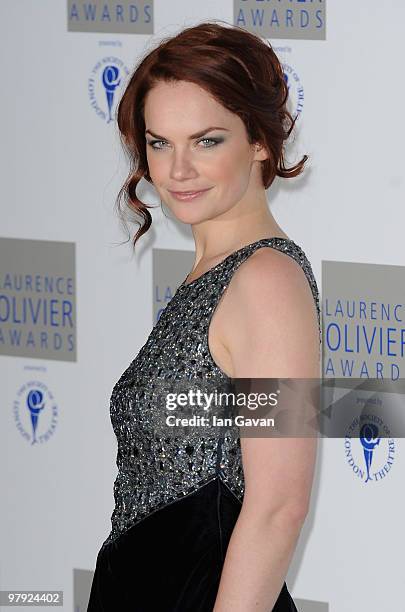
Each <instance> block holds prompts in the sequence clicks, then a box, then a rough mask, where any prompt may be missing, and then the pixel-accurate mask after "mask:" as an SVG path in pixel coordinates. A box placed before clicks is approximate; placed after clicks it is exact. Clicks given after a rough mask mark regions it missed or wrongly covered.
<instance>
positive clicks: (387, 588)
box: [0, 0, 405, 612]
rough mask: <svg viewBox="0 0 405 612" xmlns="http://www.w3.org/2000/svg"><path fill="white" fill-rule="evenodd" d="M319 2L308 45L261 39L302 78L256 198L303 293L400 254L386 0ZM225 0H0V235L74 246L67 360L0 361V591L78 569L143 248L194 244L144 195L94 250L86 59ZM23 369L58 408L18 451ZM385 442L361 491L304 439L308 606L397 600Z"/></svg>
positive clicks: (397, 499) (142, 268) (105, 490)
mask: <svg viewBox="0 0 405 612" xmlns="http://www.w3.org/2000/svg"><path fill="white" fill-rule="evenodd" d="M327 9H328V14H327V37H326V40H324V41H322V40H274V41H273V40H271V39H270V40H271V42H272V44H273V46H274V48H275V50H276V52H277V53H278V55H279V57H280V59H281V60H282V61H283V62H286V64H288V65H289V66H292V67H293V69H294V71H295V72H296V74H297V75H298V76H299V81H300V84H301V85H302V87H303V91H304V98H303V107H302V111H301V117H300V120H299V136H298V137H297V139H296V151H295V154H296V157H297V159H298V158H301V156H302V155H303V154H304V153H308V154H309V155H310V163H309V169H308V170H307V171H306V175H305V176H304V177H302V178H300V179H299V180H296V181H294V180H291V181H282V180H281V179H277V180H276V182H275V184H274V185H273V186H272V187H271V188H270V189H269V191H268V199H269V202H270V203H271V206H272V211H273V213H274V216H275V217H276V219H277V221H278V223H279V224H280V225H281V227H283V229H284V230H285V231H286V232H287V234H288V235H289V236H290V237H291V238H292V239H294V240H295V241H296V242H297V243H299V244H300V245H301V246H302V248H303V249H304V251H305V252H306V254H307V256H308V257H309V259H310V261H311V263H312V267H313V271H314V273H315V276H316V278H317V281H318V286H319V289H320V291H321V293H322V284H321V265H322V261H323V260H336V261H345V262H366V263H367V262H369V263H381V264H395V265H401V266H403V265H404V264H405V261H404V260H405V258H404V250H403V227H404V223H405V208H404V206H403V202H404V195H405V186H404V173H403V167H404V163H405V155H404V150H405V149H404V127H403V121H402V111H401V109H402V101H403V97H404V93H405V91H404V77H403V61H404V57H405V39H404V36H403V25H404V23H405V5H403V4H402V3H399V2H396V1H395V0H384V2H382V1H377V0H369V1H367V0H358V1H357V2H351V1H349V0H339V1H336V0H334V1H333V0H330V1H329V3H328V7H327ZM232 15H233V5H232V2H231V1H230V0H222V1H221V2H218V1H217V0H216V1H213V0H204V1H199V2H198V1H196V0H193V1H190V0H173V1H172V2H167V1H164V0H156V1H155V4H154V31H155V33H154V34H153V35H152V37H151V36H150V35H132V34H100V33H83V32H69V31H67V19H66V3H65V2H64V1H63V0H37V1H34V0H31V1H30V0H8V1H3V2H1V4H0V28H1V36H0V44H1V56H0V57H1V59H0V61H1V73H0V74H1V78H2V94H1V98H0V100H1V102H0V103H1V106H2V112H1V115H0V122H1V140H0V142H1V147H0V154H1V160H0V167H1V169H2V174H1V177H2V178H1V194H2V197H1V232H0V234H1V236H3V237H13V238H24V239H40V240H54V241H62V242H72V243H75V244H76V281H77V287H76V290H77V296H76V297H77V361H75V362H66V361H58V360H44V359H28V358H25V357H16V356H7V355H2V356H0V369H1V389H2V402H1V412H0V463H1V476H2V478H1V482H2V493H3V494H2V497H1V500H2V501H1V504H0V512H1V522H0V536H1V546H0V587H1V588H2V589H9V590H11V589H24V590H28V589H61V590H62V589H63V591H64V607H63V608H64V609H66V610H72V606H73V568H82V569H94V565H95V559H96V554H97V552H98V549H99V547H100V545H101V543H102V541H103V540H104V539H105V537H106V536H107V534H108V532H109V529H110V515H111V512H112V508H113V496H112V485H113V481H114V478H115V475H116V466H115V456H116V441H115V438H114V435H113V432H112V429H111V425H110V420H109V406H108V402H109V395H110V393H111V389H112V386H113V384H114V382H115V381H116V380H117V379H118V377H119V376H120V374H121V373H122V371H123V370H124V369H125V368H126V367H127V365H128V364H129V362H130V361H132V359H133V357H134V356H135V355H136V353H137V351H138V350H139V348H140V346H141V345H142V344H143V343H144V342H145V340H146V337H147V335H148V334H149V332H150V329H151V326H152V324H153V320H152V311H153V287H152V248H165V249H184V250H186V251H191V250H193V247H194V243H193V240H192V237H191V234H190V231H189V228H184V227H180V226H179V225H178V224H175V223H173V222H172V221H170V220H169V219H167V218H166V217H165V216H164V215H163V214H162V213H161V210H160V208H157V209H156V210H155V211H153V213H152V214H153V218H154V221H153V229H152V230H151V231H150V232H148V234H147V237H144V238H142V239H141V241H140V243H138V244H140V246H139V256H137V257H133V256H132V251H131V243H127V244H125V245H123V246H118V247H117V246H114V243H117V242H119V241H122V240H124V239H125V238H126V235H125V234H124V233H123V232H122V230H121V228H120V225H119V222H118V219H117V217H116V214H115V212H114V210H113V205H114V199H115V196H116V194H117V191H118V189H119V187H120V186H121V181H122V180H123V179H124V177H126V171H127V168H126V165H125V160H124V157H123V154H122V152H121V151H120V147H119V142H118V138H117V133H116V126H115V124H114V123H110V124H107V123H106V121H104V120H102V119H101V118H100V117H98V116H97V114H96V112H95V111H94V109H93V108H92V106H91V103H90V98H89V93H88V79H89V77H90V75H91V71H92V70H93V67H94V66H95V65H96V63H97V62H98V61H99V60H100V59H101V58H102V57H104V56H107V55H114V56H116V57H118V58H120V59H121V60H122V61H123V62H124V64H125V66H126V67H127V68H128V69H129V70H132V68H133V66H134V63H135V62H136V60H137V58H138V56H139V55H140V54H143V53H144V51H145V49H146V48H148V47H149V46H150V45H152V44H153V43H154V42H157V40H158V39H159V38H160V37H162V36H166V35H167V34H169V33H174V32H176V31H177V30H178V29H179V28H181V27H182V26H186V25H191V24H196V23H198V22H200V21H202V20H209V19H213V18H218V19H223V20H226V21H228V22H229V23H231V22H232V19H233V17H232ZM112 43H113V44H112ZM292 161H294V160H293V159H290V162H292ZM285 183H290V184H285ZM143 189H144V191H141V192H140V195H143V196H144V197H145V198H149V200H150V201H151V202H153V203H159V200H158V199H157V198H156V194H155V193H154V192H153V191H152V190H151V187H150V186H146V183H145V184H144V185H143ZM139 298H141V299H139ZM28 372H29V376H30V377H31V378H32V377H33V375H34V373H35V376H37V377H40V378H41V380H43V381H44V382H45V383H46V384H47V385H48V386H50V387H52V390H53V393H54V395H55V397H56V401H57V403H58V408H59V422H58V427H57V431H56V432H55V433H54V435H53V437H52V439H51V440H49V442H47V443H46V444H44V445H38V446H36V447H34V446H31V445H30V444H27V443H26V441H25V440H24V439H23V438H22V437H21V435H20V434H19V432H18V431H17V429H16V427H15V424H14V421H13V411H12V406H13V401H14V399H15V396H16V391H17V389H18V388H19V387H20V386H21V385H22V384H23V382H24V380H25V379H26V377H27V375H28ZM403 448H404V445H403V441H402V440H401V439H398V440H397V445H396V452H397V456H396V463H395V469H393V470H392V473H391V474H390V476H389V478H387V479H386V480H385V481H384V482H383V483H381V484H380V486H379V487H374V488H367V487H361V486H360V487H359V485H358V483H357V481H356V480H355V479H353V477H352V474H351V473H350V471H349V470H348V469H347V468H346V466H345V464H344V460H342V440H340V439H337V440H323V441H322V443H321V446H320V451H319V455H318V464H317V473H316V480H315V485H314V491H313V497H312V510H311V513H310V517H309V518H308V520H307V522H306V525H305V527H304V529H303V532H302V534H301V537H300V541H299V546H298V549H297V552H296V555H295V557H294V561H293V563H292V566H291V569H290V572H289V575H288V577H287V582H288V584H289V588H290V590H291V592H292V595H293V596H294V597H297V598H303V599H305V598H306V599H313V600H317V601H323V602H328V603H329V610H330V612H354V611H356V612H360V611H361V612H362V611H366V610H367V612H380V611H381V610H382V609H385V610H394V609H395V610H398V612H399V611H400V610H402V609H404V610H405V604H404V603H403V593H402V591H403V577H404V571H403V558H402V550H403V545H404V536H403V533H402V529H401V525H402V520H403V516H404V509H405V508H404V506H405V503H404V494H403V473H404V467H405V459H404V455H403ZM398 602H399V603H398Z"/></svg>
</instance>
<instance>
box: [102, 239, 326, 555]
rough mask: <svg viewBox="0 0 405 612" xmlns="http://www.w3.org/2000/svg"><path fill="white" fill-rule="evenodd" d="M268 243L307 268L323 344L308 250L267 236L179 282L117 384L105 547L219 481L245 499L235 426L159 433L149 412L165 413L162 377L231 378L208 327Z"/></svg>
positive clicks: (163, 378)
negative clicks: (234, 281) (208, 432)
mask: <svg viewBox="0 0 405 612" xmlns="http://www.w3.org/2000/svg"><path fill="white" fill-rule="evenodd" d="M263 246H270V247H272V248H275V249H278V250H279V251H283V252H284V253H286V254H287V255H289V256H291V257H292V258H293V259H295V261H297V263H299V265H300V266H301V267H302V269H303V271H304V272H305V274H306V276H307V279H308V282H309V284H310V286H311V289H312V293H313V296H314V300H315V304H316V309H317V314H318V323H319V335H320V341H321V325H320V309H319V295H318V288H317V284H316V281H315V278H314V275H313V272H312V269H311V265H310V263H309V261H308V259H307V257H306V255H305V253H304V252H303V250H302V249H301V248H300V247H299V246H298V245H297V244H296V243H295V242H293V241H292V240H287V239H284V238H278V237H276V238H264V239H262V240H259V241H257V242H254V243H252V244H250V245H247V246H245V247H242V248H241V249H239V250H238V251H236V252H234V253H232V254H230V255H229V256H228V257H226V258H225V259H224V260H223V261H222V262H220V263H219V264H218V265H216V266H214V267H213V268H211V269H210V270H208V272H206V273H205V274H203V275H201V276H199V277H198V278H196V279H195V280H194V281H192V282H191V283H189V284H187V285H186V284H184V282H183V283H182V284H181V285H180V286H179V287H178V289H177V291H176V292H175V294H174V296H173V297H172V299H171V300H170V302H169V303H168V304H167V305H166V307H165V309H164V310H163V312H162V313H161V316H160V318H159V320H158V321H157V323H156V325H155V326H154V328H153V329H152V332H151V333H150V335H149V337H148V340H147V341H146V343H145V344H144V345H143V346H142V348H141V349H140V351H139V353H138V355H137V356H136V358H135V359H134V360H133V361H132V363H131V364H130V365H129V366H128V368H127V369H126V370H125V372H124V373H123V374H122V376H121V377H120V379H119V380H118V381H117V383H116V384H115V386H114V388H113V391H112V395H111V400H110V414H111V422H112V426H113V429H114V432H115V434H116V437H117V441H118V452H117V467H118V475H117V477H116V480H115V482H114V498H115V508H114V511H113V514H112V516H111V523H112V530H111V532H110V534H109V536H108V538H107V539H106V540H105V542H104V543H103V546H104V545H106V544H108V543H110V542H112V541H113V540H115V539H116V538H117V537H118V536H119V535H120V534H121V533H124V532H125V531H126V530H127V529H129V527H131V526H132V525H135V524H136V523H138V522H139V521H141V520H142V519H144V518H146V517H147V516H149V515H150V514H151V513H152V512H155V511H157V510H159V509H161V508H163V507H165V506H166V505H168V504H171V503H173V502H176V501H177V500H179V499H181V498H183V497H184V496H186V495H190V494H192V493H193V492H195V491H196V490H198V489H199V488H200V487H202V486H203V485H205V484H206V483H208V482H210V481H211V480H213V479H214V478H220V479H221V480H222V481H223V483H224V484H226V485H227V487H228V488H229V489H230V491H232V493H233V494H234V495H235V496H236V498H237V499H238V500H240V501H242V499H243V495H244V478H243V469H242V457H241V447H240V439H239V437H238V435H237V431H232V430H229V431H227V433H226V434H225V435H220V434H217V435H212V437H210V436H204V437H201V434H200V435H199V433H198V431H195V432H194V433H191V434H189V435H187V436H181V437H173V436H172V437H157V436H156V434H155V431H154V429H153V426H152V420H153V419H152V417H153V416H154V414H155V413H156V411H159V410H161V403H159V401H157V399H156V394H155V392H154V387H155V383H156V381H158V380H169V379H170V380H172V381H176V380H182V379H183V380H184V379H185V378H186V379H204V380H209V379H210V378H215V379H216V380H218V379H221V380H226V379H228V380H229V378H228V377H227V376H226V374H225V373H224V372H223V371H222V370H221V369H220V368H219V367H218V366H217V365H216V363H215V362H214V361H213V358H212V356H211V353H210V351H209V348H208V327H209V324H210V320H211V317H212V315H213V312H214V309H215V307H216V305H217V304H218V302H219V299H220V297H221V295H222V293H223V291H224V290H225V288H226V287H227V285H228V283H229V282H230V280H231V278H232V275H233V273H234V272H235V270H236V269H237V268H238V266H239V265H240V264H241V263H242V262H243V261H245V260H246V259H247V258H248V257H249V256H250V255H251V254H252V253H253V252H254V251H255V250H256V249H258V248H260V247H263Z"/></svg>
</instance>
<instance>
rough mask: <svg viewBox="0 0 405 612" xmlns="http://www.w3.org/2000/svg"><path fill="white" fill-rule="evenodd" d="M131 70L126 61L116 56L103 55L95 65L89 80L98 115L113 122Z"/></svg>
mask: <svg viewBox="0 0 405 612" xmlns="http://www.w3.org/2000/svg"><path fill="white" fill-rule="evenodd" d="M128 75H129V70H128V68H127V67H126V66H125V64H124V62H123V61H122V60H120V59H119V58H118V57H115V56H108V57H103V58H102V59H101V60H100V61H98V62H97V64H96V65H95V66H94V67H93V70H92V71H91V75H90V77H89V81H88V94H89V98H90V104H91V106H92V108H93V109H94V111H95V112H96V114H97V116H98V117H99V118H100V119H102V120H103V121H105V122H106V123H111V121H114V119H115V117H114V111H115V108H116V105H117V100H118V97H119V95H118V94H119V92H120V90H121V89H122V88H123V86H124V85H125V82H126V79H127V77H128Z"/></svg>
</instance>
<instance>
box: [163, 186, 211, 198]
mask: <svg viewBox="0 0 405 612" xmlns="http://www.w3.org/2000/svg"><path fill="white" fill-rule="evenodd" d="M210 189H212V187H208V189H201V190H199V191H170V190H169V191H170V193H171V195H172V196H173V197H174V198H176V200H182V201H188V200H195V199H196V198H199V197H201V196H203V195H204V194H205V193H206V192H207V191H209V190H210Z"/></svg>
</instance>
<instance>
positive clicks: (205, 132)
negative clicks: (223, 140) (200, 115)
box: [145, 127, 230, 140]
mask: <svg viewBox="0 0 405 612" xmlns="http://www.w3.org/2000/svg"><path fill="white" fill-rule="evenodd" d="M213 130H225V131H226V132H229V131H230V130H228V129H227V128H224V127H209V128H206V129H205V130H202V131H201V132H197V134H191V136H189V139H190V140H191V139H192V138H199V137H200V136H204V134H207V133H208V132H212V131H213ZM148 133H149V134H150V135H151V136H153V137H154V138H160V139H161V140H168V139H167V138H165V137H164V136H159V134H154V133H153V132H152V131H151V130H146V132H145V136H146V134H148Z"/></svg>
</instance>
